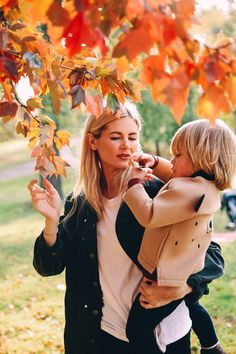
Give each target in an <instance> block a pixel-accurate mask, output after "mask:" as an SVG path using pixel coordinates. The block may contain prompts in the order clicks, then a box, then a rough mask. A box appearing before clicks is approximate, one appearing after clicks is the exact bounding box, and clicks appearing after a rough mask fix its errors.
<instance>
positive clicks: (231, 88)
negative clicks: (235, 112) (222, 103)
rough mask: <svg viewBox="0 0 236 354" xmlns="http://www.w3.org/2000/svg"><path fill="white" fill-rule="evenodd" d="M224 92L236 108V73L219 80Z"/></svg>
mask: <svg viewBox="0 0 236 354" xmlns="http://www.w3.org/2000/svg"><path fill="white" fill-rule="evenodd" d="M221 86H222V87H223V90H224V92H225V93H226V95H227V97H228V99H229V101H230V103H231V104H232V108H233V109H235V108H236V89H235V88H236V75H230V76H225V77H224V79H223V80H222V82H221Z"/></svg>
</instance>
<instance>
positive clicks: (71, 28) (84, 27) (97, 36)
mask: <svg viewBox="0 0 236 354" xmlns="http://www.w3.org/2000/svg"><path fill="white" fill-rule="evenodd" d="M62 37H63V38H65V45H66V48H68V54H69V56H73V55H74V54H76V53H78V52H80V51H81V49H82V47H81V45H82V44H86V45H87V46H88V47H89V48H92V47H94V46H96V47H100V49H101V52H102V54H103V55H105V54H106V52H107V48H106V45H105V41H104V37H103V34H102V32H101V31H100V30H99V29H98V28H92V27H91V26H90V24H89V22H88V20H87V19H86V18H85V15H84V14H83V13H78V14H77V15H76V17H75V18H74V19H73V20H72V21H71V22H70V23H69V24H68V26H67V27H66V28H65V30H64V32H63V35H62Z"/></svg>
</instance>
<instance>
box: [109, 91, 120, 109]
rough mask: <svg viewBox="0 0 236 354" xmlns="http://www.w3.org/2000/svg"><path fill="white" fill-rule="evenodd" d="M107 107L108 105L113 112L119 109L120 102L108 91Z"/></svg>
mask: <svg viewBox="0 0 236 354" xmlns="http://www.w3.org/2000/svg"><path fill="white" fill-rule="evenodd" d="M107 107H109V108H110V109H111V110H112V112H113V113H114V112H116V111H117V110H118V109H119V107H120V104H119V101H118V99H117V97H116V95H114V94H112V93H109V94H108V95H107Z"/></svg>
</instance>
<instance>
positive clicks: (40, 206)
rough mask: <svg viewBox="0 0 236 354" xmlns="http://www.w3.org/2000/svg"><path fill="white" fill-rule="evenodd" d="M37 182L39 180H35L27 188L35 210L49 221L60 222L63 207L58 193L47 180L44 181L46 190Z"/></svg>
mask: <svg viewBox="0 0 236 354" xmlns="http://www.w3.org/2000/svg"><path fill="white" fill-rule="evenodd" d="M37 182H38V180H37V179H33V180H31V181H30V182H29V184H28V186H27V188H28V189H29V191H30V195H31V201H32V205H33V208H34V209H35V210H36V211H38V212H39V213H40V214H41V215H43V216H44V217H45V218H46V219H47V220H51V221H53V222H58V220H59V216H60V211H61V205H62V202H61V198H60V196H59V194H58V192H57V191H56V189H55V188H54V187H53V185H52V184H51V183H50V182H49V181H48V180H47V179H44V180H43V186H44V188H40V187H39V185H38V184H37Z"/></svg>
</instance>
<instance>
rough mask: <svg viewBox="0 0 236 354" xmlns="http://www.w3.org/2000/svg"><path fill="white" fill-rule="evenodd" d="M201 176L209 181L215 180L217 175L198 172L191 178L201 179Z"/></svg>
mask: <svg viewBox="0 0 236 354" xmlns="http://www.w3.org/2000/svg"><path fill="white" fill-rule="evenodd" d="M199 176H200V177H203V178H205V179H207V180H208V181H214V180H215V175H213V174H210V173H206V172H204V171H203V170H198V171H197V172H195V173H193V174H192V176H191V177H199Z"/></svg>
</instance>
